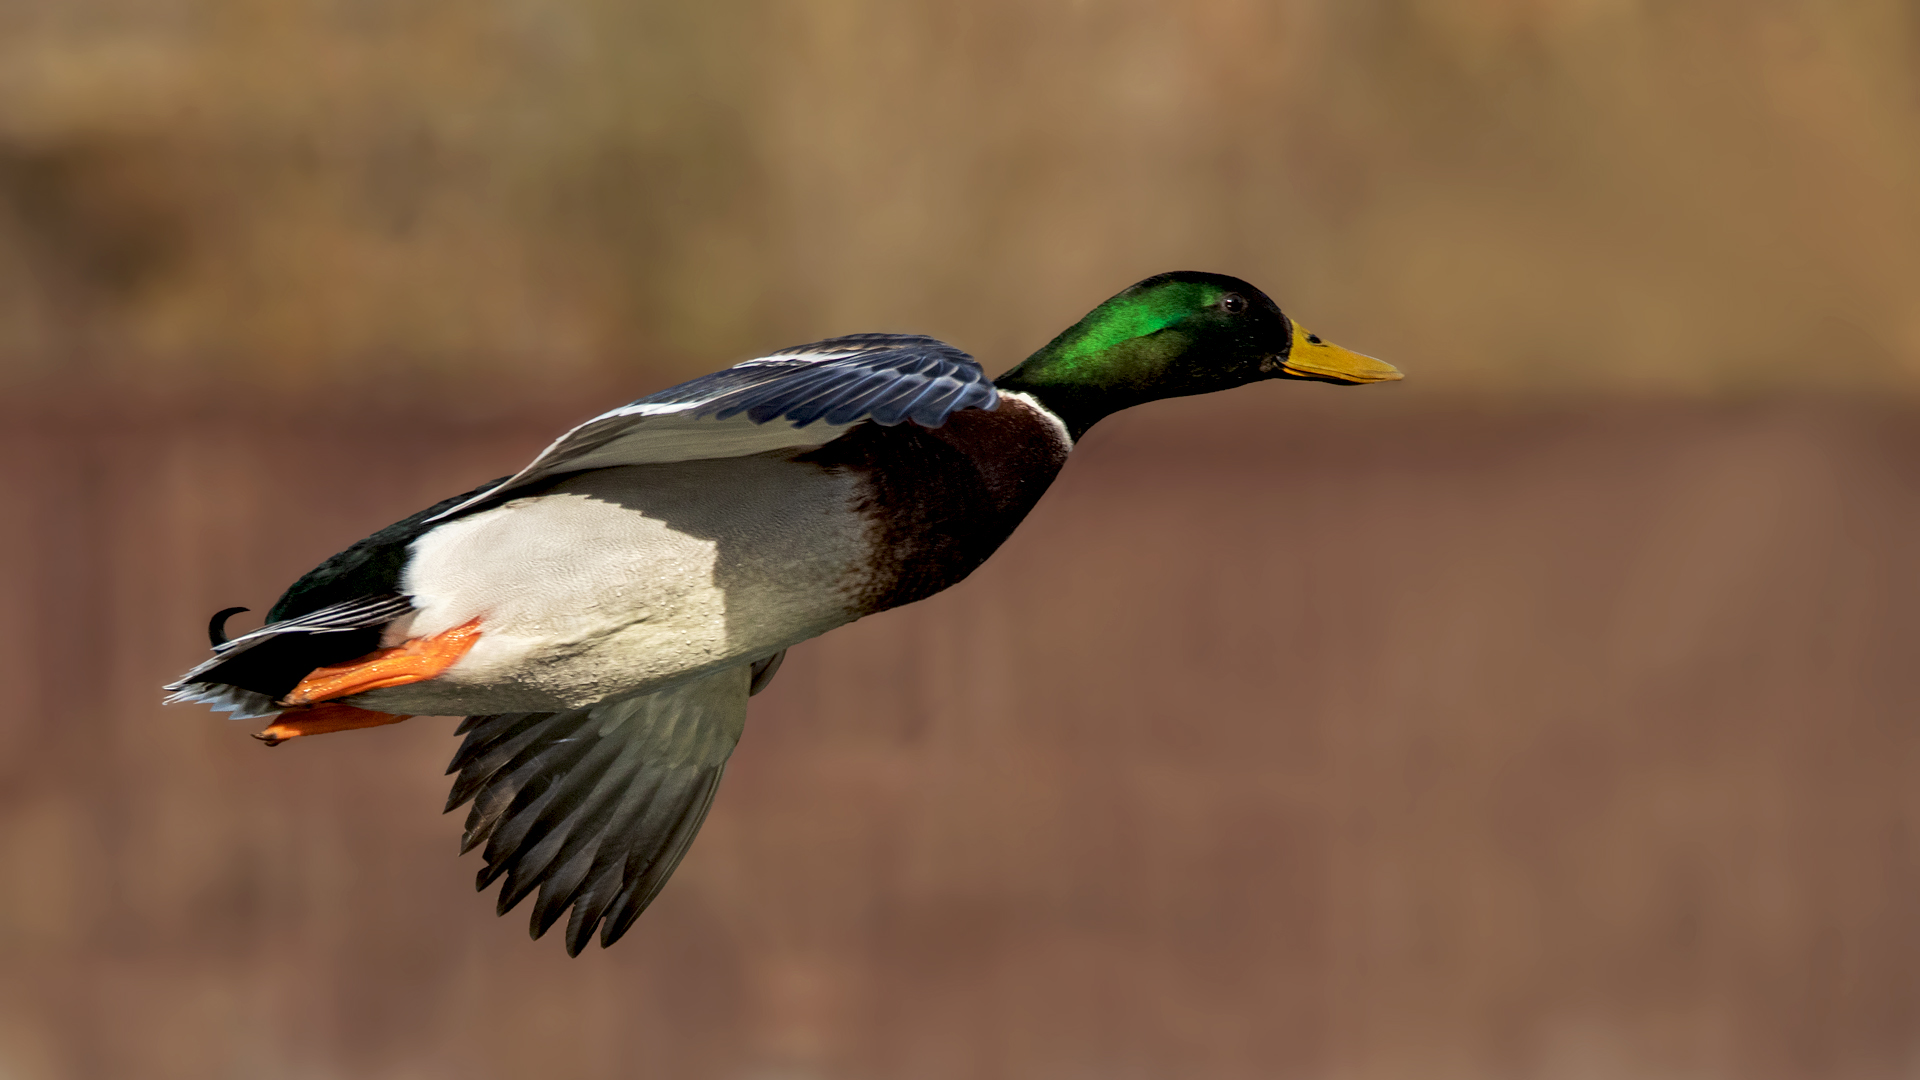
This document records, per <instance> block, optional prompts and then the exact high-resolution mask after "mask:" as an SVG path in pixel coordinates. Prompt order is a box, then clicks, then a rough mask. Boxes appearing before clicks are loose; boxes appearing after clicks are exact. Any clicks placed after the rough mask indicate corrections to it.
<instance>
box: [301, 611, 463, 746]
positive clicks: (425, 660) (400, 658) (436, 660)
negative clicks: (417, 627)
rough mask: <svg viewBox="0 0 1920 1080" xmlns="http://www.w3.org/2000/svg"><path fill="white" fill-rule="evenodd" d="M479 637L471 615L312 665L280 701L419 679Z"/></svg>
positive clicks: (305, 701)
mask: <svg viewBox="0 0 1920 1080" xmlns="http://www.w3.org/2000/svg"><path fill="white" fill-rule="evenodd" d="M479 640H480V620H479V619H472V620H469V621H468V622H465V623H462V624H461V625H459V626H456V627H454V628H453V629H451V630H448V631H445V632H444V633H439V634H435V635H433V636H432V637H425V638H414V639H412V640H410V641H407V642H405V643H403V644H400V645H396V646H394V647H393V648H391V649H381V650H379V651H377V652H370V653H368V654H367V655H365V656H363V657H361V658H360V659H358V660H350V661H348V662H347V663H344V664H333V665H330V666H328V667H322V668H314V669H313V670H312V671H310V672H308V673H307V677H306V678H304V679H301V680H300V685H298V686H296V687H294V688H293V690H292V691H290V692H289V693H288V694H287V696H286V697H284V698H281V699H280V704H282V705H289V706H298V705H313V704H317V703H319V702H323V701H331V700H333V699H334V698H342V697H347V696H349V695H352V694H363V693H366V692H367V691H368V690H381V689H385V688H386V687H389V686H405V685H407V684H408V683H416V682H422V681H424V680H427V679H431V678H433V677H434V676H436V675H438V674H440V673H441V672H443V671H445V670H447V669H448V668H450V667H452V666H453V665H454V662H455V661H457V660H459V659H460V658H461V657H462V656H465V655H467V650H468V649H471V648H473V645H474V642H476V641H479ZM356 726H366V725H356ZM269 730H271V729H269ZM328 730H338V729H334V728H330V729H328Z"/></svg>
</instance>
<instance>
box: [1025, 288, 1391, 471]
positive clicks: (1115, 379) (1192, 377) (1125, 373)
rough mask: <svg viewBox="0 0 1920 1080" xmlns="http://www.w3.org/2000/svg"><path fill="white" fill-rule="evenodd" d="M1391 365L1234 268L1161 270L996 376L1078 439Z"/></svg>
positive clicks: (1371, 374)
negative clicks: (1105, 427) (1165, 408)
mask: <svg viewBox="0 0 1920 1080" xmlns="http://www.w3.org/2000/svg"><path fill="white" fill-rule="evenodd" d="M1398 378H1400V373H1399V372H1398V371H1395V370H1394V369H1393V368H1392V367H1390V366H1388V365H1386V364H1383V363H1381V362H1380V361H1378V360H1375V359H1373V358H1372V357H1370V356H1362V355H1360V354H1359V353H1353V352H1348V351H1347V350H1345V349H1342V348H1340V347H1339V346H1337V345H1330V344H1328V343H1326V342H1324V341H1321V340H1320V338H1319V337H1318V336H1316V335H1314V334H1310V333H1308V332H1307V331H1305V330H1303V329H1301V328H1300V326H1299V325H1298V324H1297V323H1295V322H1294V321H1293V320H1291V319H1289V318H1287V317H1286V315H1284V314H1282V313H1281V311H1280V308H1279V307H1278V306H1277V305H1276V304H1274V302H1273V301H1272V300H1269V299H1267V294H1265V293H1263V292H1261V291H1260V290H1259V289H1256V288H1254V287H1253V286H1252V285H1249V284H1247V283H1246V282H1244V281H1242V280H1240V279H1239V278H1236V277H1228V276H1227V275H1225V274H1206V273H1200V272H1197V271H1177V272H1174V273H1171V274H1159V275H1156V276H1154V277H1150V278H1148V279H1147V280H1145V281H1142V282H1141V283H1139V284H1138V285H1135V286H1133V287H1132V288H1130V289H1127V290H1125V291H1124V292H1121V293H1120V294H1119V295H1117V296H1115V297H1113V298H1112V299H1111V300H1108V301H1107V302H1106V303H1104V304H1101V305H1100V306H1099V307H1097V308H1094V309H1093V310H1092V311H1091V312H1089V313H1088V314H1087V317H1086V318H1084V319H1081V320H1080V321H1079V322H1077V323H1075V324H1074V325H1073V326H1071V327H1069V328H1068V329H1067V331H1066V332H1065V333H1063V334H1061V335H1060V336H1059V337H1057V338H1054V339H1053V340H1052V341H1051V342H1048V343H1047V346H1046V348H1044V349H1041V350H1040V351H1039V352H1037V353H1034V354H1033V355H1032V356H1029V357H1028V358H1027V359H1026V360H1025V361H1024V362H1023V363H1021V365H1020V366H1019V367H1016V368H1014V369H1013V370H1012V371H1009V372H1007V373H1006V374H1005V375H1002V376H1000V378H998V379H996V380H994V385H996V386H998V387H999V388H1000V389H1002V390H1011V391H1018V392H1022V393H1028V394H1032V395H1033V396H1034V397H1036V398H1038V399H1039V400H1040V402H1041V404H1043V405H1045V406H1046V407H1047V408H1049V409H1051V410H1053V411H1054V412H1055V413H1057V414H1058V415H1059V416H1060V418H1061V419H1062V420H1064V421H1066V424H1067V427H1068V429H1069V430H1070V431H1071V432H1072V433H1073V437H1074V438H1075V439H1078V438H1079V437H1080V436H1081V434H1082V433H1083V432H1085V431H1086V430H1087V429H1088V428H1090V427H1092V426H1093V425H1094V423H1095V422H1097V421H1098V420H1100V418H1102V417H1104V416H1108V415H1110V414H1112V413H1115V412H1118V411H1120V410H1121V409H1125V408H1128V407H1130V406H1133V405H1139V404H1141V403H1143V402H1148V401H1157V400H1159V399H1160V398H1169V397H1184V396H1187V395H1190V394H1210V393H1212V392H1213V391H1215V390H1227V389H1231V388H1233V387H1235V386H1242V385H1245V384H1246V383H1250V382H1257V381H1259V380H1261V379H1311V380H1315V381H1318V382H1332V383H1369V382H1385V381H1388V380H1392V379H1398Z"/></svg>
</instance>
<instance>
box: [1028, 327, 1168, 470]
mask: <svg viewBox="0 0 1920 1080" xmlns="http://www.w3.org/2000/svg"><path fill="white" fill-rule="evenodd" d="M1099 329H1101V328H1099V327H1095V328H1092V331H1093V332H1090V330H1089V328H1088V327H1087V325H1086V322H1085V321H1082V322H1081V323H1080V325H1077V326H1075V327H1073V328H1072V329H1070V330H1068V331H1067V332H1066V333H1064V334H1061V335H1060V336H1059V337H1057V338H1054V339H1053V340H1052V341H1051V342H1049V343H1048V344H1047V347H1046V348H1044V349H1041V350H1040V351H1039V352H1037V353H1034V354H1033V355H1032V356H1029V357H1027V358H1026V360H1024V361H1022V362H1021V364H1020V366H1019V367H1016V368H1014V369H1013V370H1012V371H1009V372H1007V373H1006V374H1004V375H1002V376H1000V377H999V378H998V379H995V380H994V381H993V384H994V385H995V386H997V387H999V388H1000V389H1002V390H1010V391H1016V392H1018V393H1023V394H1030V395H1032V396H1033V398H1034V400H1036V401H1038V402H1039V403H1040V404H1041V405H1043V406H1045V407H1046V408H1047V410H1048V411H1049V412H1051V413H1053V414H1054V415H1055V416H1058V417H1059V418H1060V420H1061V422H1062V423H1064V424H1066V425H1067V432H1068V433H1069V434H1070V435H1072V436H1073V440H1074V441H1075V442H1079V441H1080V436H1082V435H1084V434H1086V431H1087V429H1088V428H1090V427H1092V426H1093V425H1095V424H1097V423H1099V422H1100V421H1101V420H1103V419H1105V418H1106V417H1108V416H1111V415H1113V414H1114V413H1117V412H1119V411H1120V410H1121V409H1129V408H1132V407H1133V406H1135V405H1140V404H1144V403H1146V402H1149V401H1155V400H1158V399H1160V398H1163V397H1167V396H1169V394H1168V388H1167V386H1166V385H1165V383H1164V379H1163V377H1164V375H1165V372H1166V370H1167V365H1168V362H1169V361H1171V360H1172V359H1173V358H1175V357H1177V356H1179V355H1180V354H1182V353H1184V352H1186V350H1187V348H1188V346H1189V345H1190V344H1191V343H1190V342H1189V341H1188V339H1187V337H1186V335H1185V334H1181V333H1178V332H1176V331H1172V330H1163V331H1160V332H1158V333H1153V334H1148V335H1146V336H1142V337H1134V336H1129V337H1125V338H1122V339H1121V340H1118V341H1114V340H1111V339H1110V338H1107V337H1106V335H1102V334H1099V333H1098V332H1097V331H1098V330H1099ZM1175 392H1176V393H1177V392H1178V391H1175Z"/></svg>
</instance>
